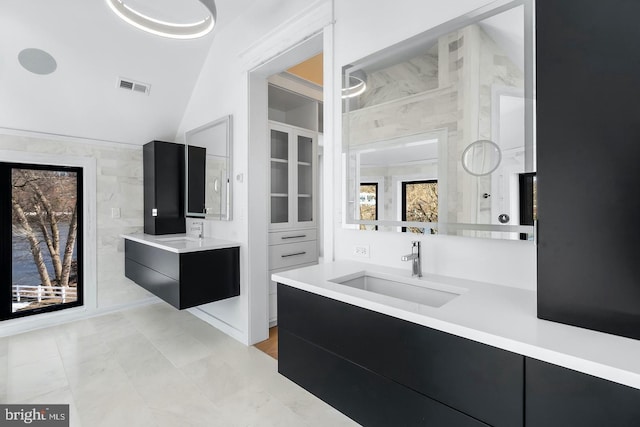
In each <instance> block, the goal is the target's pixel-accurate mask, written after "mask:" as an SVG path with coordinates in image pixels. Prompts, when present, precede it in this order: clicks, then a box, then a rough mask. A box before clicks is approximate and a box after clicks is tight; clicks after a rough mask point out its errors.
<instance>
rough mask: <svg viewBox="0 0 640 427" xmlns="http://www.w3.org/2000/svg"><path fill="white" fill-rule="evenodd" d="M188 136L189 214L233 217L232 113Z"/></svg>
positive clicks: (227, 219)
mask: <svg viewBox="0 0 640 427" xmlns="http://www.w3.org/2000/svg"><path fill="white" fill-rule="evenodd" d="M185 136H186V137H185V140H186V148H187V155H186V163H187V165H186V171H187V180H186V181H187V191H186V193H187V216H190V217H199V218H209V219H217V220H224V221H229V220H231V179H230V177H231V164H232V163H231V161H232V159H231V147H232V143H233V139H232V117H231V115H229V116H225V117H222V118H220V119H218V120H214V121H212V122H210V123H207V124H205V125H203V126H200V127H198V128H196V129H193V130H190V131H188V132H187V133H186V135H185Z"/></svg>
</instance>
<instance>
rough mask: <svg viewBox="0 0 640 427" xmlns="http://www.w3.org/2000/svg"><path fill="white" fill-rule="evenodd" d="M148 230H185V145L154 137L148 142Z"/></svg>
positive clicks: (162, 232)
mask: <svg viewBox="0 0 640 427" xmlns="http://www.w3.org/2000/svg"><path fill="white" fill-rule="evenodd" d="M142 156H143V162H144V232H145V233H147V234H173V233H184V232H185V230H186V229H185V227H186V226H185V214H184V199H185V193H184V188H185V186H184V181H185V176H184V175H185V171H184V145H182V144H175V143H173V142H163V141H151V142H149V143H147V144H145V145H144V147H143V151H142Z"/></svg>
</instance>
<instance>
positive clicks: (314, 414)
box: [0, 303, 357, 427]
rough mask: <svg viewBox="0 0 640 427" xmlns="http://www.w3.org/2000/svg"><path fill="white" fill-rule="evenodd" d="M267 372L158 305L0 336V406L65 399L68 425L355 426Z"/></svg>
mask: <svg viewBox="0 0 640 427" xmlns="http://www.w3.org/2000/svg"><path fill="white" fill-rule="evenodd" d="M277 366H278V365H277V361H276V360H274V359H273V358H271V357H270V356H268V355H266V354H264V353H262V352H260V351H258V350H256V349H255V348H253V347H246V346H244V345H242V344H241V343H239V342H237V341H236V340H234V339H232V338H230V337H229V336H227V335H225V334H224V333H222V332H220V331H219V330H217V329H215V328H213V327H212V326H210V325H208V324H207V323H205V322H203V321H201V320H200V319H198V318H196V317H194V316H192V315H191V314H190V313H188V312H186V311H177V310H175V309H174V308H172V307H171V306H169V305H168V304H164V303H160V304H154V305H149V306H144V307H138V308H135V309H132V310H127V311H124V312H121V313H112V314H108V315H105V316H100V317H95V318H91V319H88V320H83V321H79V322H73V323H69V324H65V325H59V326H55V327H51V328H48V329H43V330H40V331H36V332H30V333H26V334H21V335H17V336H13V337H9V338H4V339H0V402H13V403H52V404H53V403H68V404H69V405H70V411H71V425H72V426H73V427H79V426H85V427H95V426H98V427H100V426H105V427H106V426H108V427H111V426H118V427H119V426H127V427H129V426H132V427H135V426H143V427H154V426H157V427H174V426H175V427H187V426H207V427H216V426H224V427H233V426H279V427H283V426H284V427H286V426H296V427H298V426H332V427H334V426H354V425H357V424H355V423H354V422H353V421H351V420H349V419H348V418H347V417H345V416H344V415H342V414H341V413H340V412H338V411H336V410H335V409H333V408H331V407H330V406H328V405H326V404H325V403H324V402H322V401H321V400H319V399H317V398H316V397H315V396H313V395H311V394H310V393H308V392H306V391H305V390H303V389H302V388H300V387H298V386H297V385H295V384H294V383H292V382H290V381H289V380H287V379H286V378H284V377H283V376H281V375H279V374H278V372H277Z"/></svg>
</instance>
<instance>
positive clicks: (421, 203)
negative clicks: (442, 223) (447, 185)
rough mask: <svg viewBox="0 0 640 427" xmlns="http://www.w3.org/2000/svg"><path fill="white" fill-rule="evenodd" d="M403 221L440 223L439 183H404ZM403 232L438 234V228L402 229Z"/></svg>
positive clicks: (429, 181) (432, 181)
mask: <svg viewBox="0 0 640 427" xmlns="http://www.w3.org/2000/svg"><path fill="white" fill-rule="evenodd" d="M401 197H402V221H409V222H438V181H437V180H435V179H431V180H423V181H404V182H402V196H401ZM402 231H403V232H407V231H408V232H410V233H415V234H425V233H428V234H436V233H437V231H438V230H437V229H436V228H425V227H402Z"/></svg>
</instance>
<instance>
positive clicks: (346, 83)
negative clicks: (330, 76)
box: [342, 70, 367, 99]
mask: <svg viewBox="0 0 640 427" xmlns="http://www.w3.org/2000/svg"><path fill="white" fill-rule="evenodd" d="M342 77H343V79H342V99H348V98H354V97H356V96H359V95H362V94H363V93H364V91H366V90H367V82H366V81H367V75H366V74H365V73H364V71H362V70H356V71H354V72H353V73H351V74H349V75H348V76H347V75H343V76H342Z"/></svg>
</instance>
